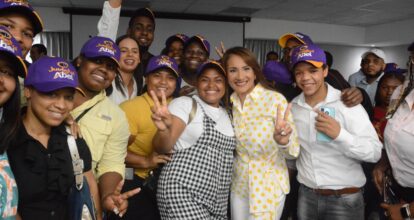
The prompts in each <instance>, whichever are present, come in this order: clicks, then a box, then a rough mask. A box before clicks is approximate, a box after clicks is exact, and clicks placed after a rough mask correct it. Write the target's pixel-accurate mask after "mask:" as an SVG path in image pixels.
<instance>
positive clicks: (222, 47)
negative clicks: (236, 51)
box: [215, 41, 226, 59]
mask: <svg viewBox="0 0 414 220" xmlns="http://www.w3.org/2000/svg"><path fill="white" fill-rule="evenodd" d="M215 49H216V53H217V55H218V56H219V57H220V59H221V58H223V55H224V53H226V48H225V47H224V43H223V41H221V42H220V48H218V47H215Z"/></svg>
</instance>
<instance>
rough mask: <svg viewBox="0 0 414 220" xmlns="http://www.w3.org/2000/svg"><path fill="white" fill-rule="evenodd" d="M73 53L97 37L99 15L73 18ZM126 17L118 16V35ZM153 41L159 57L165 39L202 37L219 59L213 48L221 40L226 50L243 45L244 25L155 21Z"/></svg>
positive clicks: (154, 50)
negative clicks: (182, 35) (183, 36)
mask: <svg viewBox="0 0 414 220" xmlns="http://www.w3.org/2000/svg"><path fill="white" fill-rule="evenodd" d="M72 17H73V30H72V33H73V35H72V36H73V54H74V56H76V55H78V54H79V51H80V49H81V47H82V45H83V43H85V42H86V41H87V40H88V39H89V36H95V35H97V27H96V26H97V23H98V20H99V17H98V16H87V15H73V16H72ZM128 22H129V18H127V17H121V19H120V21H119V27H118V36H121V35H124V34H126V30H127V27H128ZM155 23H156V27H155V38H154V41H153V43H152V45H151V48H150V52H151V53H153V54H155V55H158V54H160V52H161V50H162V49H163V48H164V46H165V40H166V39H167V38H168V37H169V36H171V35H174V34H176V33H183V34H186V35H188V36H192V35H195V34H201V35H203V36H204V37H205V38H206V39H207V40H208V41H209V43H210V44H211V56H210V57H211V58H213V59H218V57H217V55H216V52H215V50H214V47H215V46H219V45H220V41H223V42H224V44H225V45H226V46H227V47H232V46H242V45H243V24H242V23H234V22H214V21H194V20H178V19H156V21H155Z"/></svg>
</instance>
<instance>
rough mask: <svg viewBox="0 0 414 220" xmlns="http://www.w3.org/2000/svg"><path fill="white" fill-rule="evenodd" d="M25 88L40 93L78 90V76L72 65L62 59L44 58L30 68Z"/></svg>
mask: <svg viewBox="0 0 414 220" xmlns="http://www.w3.org/2000/svg"><path fill="white" fill-rule="evenodd" d="M24 86H33V87H34V88H35V89H36V90H38V91H40V92H51V91H55V90H58V89H62V88H67V87H69V88H76V87H77V86H78V74H77V72H76V70H75V68H74V67H73V66H72V64H71V63H70V62H68V61H66V60H65V59H63V58H60V57H46V56H45V57H42V58H40V59H38V60H37V61H36V62H34V63H33V64H32V65H30V67H29V72H28V74H27V76H26V79H25V80H24Z"/></svg>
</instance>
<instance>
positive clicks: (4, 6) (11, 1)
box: [0, 0, 43, 35]
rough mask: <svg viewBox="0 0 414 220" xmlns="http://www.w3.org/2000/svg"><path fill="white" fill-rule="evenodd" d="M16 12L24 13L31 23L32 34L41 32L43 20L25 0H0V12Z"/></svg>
mask: <svg viewBox="0 0 414 220" xmlns="http://www.w3.org/2000/svg"><path fill="white" fill-rule="evenodd" d="M6 12H7V13H10V12H16V13H19V14H20V13H21V14H23V15H25V16H26V17H27V18H28V20H29V21H30V22H31V23H32V25H33V28H34V29H33V31H34V35H36V34H38V33H40V32H42V30H43V21H42V19H41V18H40V16H39V14H38V13H37V12H36V11H35V10H34V9H33V7H32V6H31V5H30V4H29V3H28V2H27V1H22V0H0V13H6Z"/></svg>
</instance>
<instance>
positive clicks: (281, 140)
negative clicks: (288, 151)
mask: <svg viewBox="0 0 414 220" xmlns="http://www.w3.org/2000/svg"><path fill="white" fill-rule="evenodd" d="M291 108H292V104H291V103H289V104H288V106H287V108H286V111H285V114H284V116H283V117H282V107H281V106H280V104H279V105H278V106H277V116H276V122H275V130H274V133H273V139H275V141H276V143H278V144H279V145H286V144H288V143H289V138H290V134H292V128H291V127H290V125H289V122H288V117H289V114H290V109H291Z"/></svg>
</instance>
